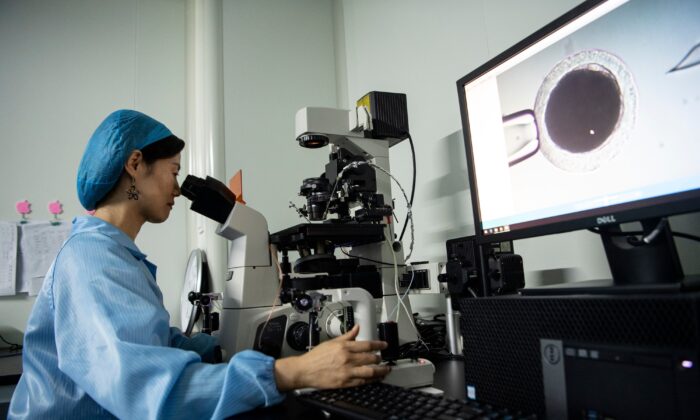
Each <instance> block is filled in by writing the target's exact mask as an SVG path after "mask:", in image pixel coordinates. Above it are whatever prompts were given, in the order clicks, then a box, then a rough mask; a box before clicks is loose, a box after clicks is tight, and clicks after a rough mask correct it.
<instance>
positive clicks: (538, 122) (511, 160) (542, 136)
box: [503, 49, 637, 172]
mask: <svg viewBox="0 0 700 420" xmlns="http://www.w3.org/2000/svg"><path fill="white" fill-rule="evenodd" d="M636 112H637V89H636V85H635V83H634V79H633V77H632V74H631V73H630V72H629V70H628V69H627V67H626V65H625V63H624V62H623V61H622V60H621V59H620V58H619V57H617V56H615V55H614V54H611V53H609V52H607V51H604V50H597V49H590V50H583V51H579V52H577V53H575V54H573V55H570V56H568V57H566V58H565V59H563V60H561V61H560V62H558V63H557V64H556V65H555V66H554V68H552V70H551V71H550V72H549V73H548V74H547V76H546V77H545V78H544V80H543V81H542V84H541V85H540V87H539V89H538V91H537V97H536V99H535V105H534V108H533V109H532V110H523V111H518V112H515V113H513V114H509V115H506V116H504V117H503V127H504V135H505V141H506V147H507V150H508V164H509V166H513V165H516V164H518V163H520V162H523V161H524V160H525V159H527V158H528V157H530V156H532V155H534V154H535V153H536V152H537V151H538V150H539V151H541V152H542V154H544V156H545V157H546V158H547V160H549V161H550V162H551V163H552V164H553V165H555V166H557V167H558V168H560V169H563V170H565V171H571V172H585V171H591V170H594V169H596V168H598V167H599V166H601V165H603V164H605V163H607V162H608V161H610V160H611V159H612V158H613V157H615V155H617V153H618V152H619V151H620V149H621V148H622V146H623V144H624V143H625V141H626V140H627V138H628V137H629V133H630V131H631V130H632V128H633V127H634V121H635V117H636Z"/></svg>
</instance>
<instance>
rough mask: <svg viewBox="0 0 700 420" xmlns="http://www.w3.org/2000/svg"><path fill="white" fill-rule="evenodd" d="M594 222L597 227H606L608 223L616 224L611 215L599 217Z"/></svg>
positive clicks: (613, 216)
mask: <svg viewBox="0 0 700 420" xmlns="http://www.w3.org/2000/svg"><path fill="white" fill-rule="evenodd" d="M596 222H597V223H598V224H599V225H607V224H610V223H617V220H615V215H612V214H611V215H610V216H600V217H599V218H597V219H596Z"/></svg>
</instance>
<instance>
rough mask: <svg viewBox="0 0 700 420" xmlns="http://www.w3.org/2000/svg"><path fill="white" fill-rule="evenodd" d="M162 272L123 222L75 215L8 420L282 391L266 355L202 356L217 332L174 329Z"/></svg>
mask: <svg viewBox="0 0 700 420" xmlns="http://www.w3.org/2000/svg"><path fill="white" fill-rule="evenodd" d="M155 272H156V267H155V266H154V265H153V264H151V263H150V262H149V261H148V260H146V256H145V255H144V254H143V253H141V252H140V251H139V249H138V248H137V247H136V244H134V242H133V241H132V240H131V238H129V237H128V236H127V235H126V234H124V233H123V232H122V231H121V230H119V229H117V228H116V227H115V226H113V225H111V224H109V223H107V222H104V221H102V220H101V219H99V218H96V217H90V216H86V217H80V218H77V219H75V220H74V221H73V229H72V231H71V235H70V236H69V238H68V239H67V240H66V242H65V244H64V245H63V247H62V248H61V250H60V251H59V253H58V256H57V257H56V260H55V261H54V263H53V264H52V266H51V268H50V269H49V272H48V273H47V275H46V278H45V280H44V285H43V287H42V290H41V292H40V293H39V295H38V297H37V299H36V303H35V304H34V308H33V310H32V314H31V316H30V317H29V322H28V325H27V329H26V332H25V339H24V349H23V355H22V357H23V363H24V367H23V374H22V377H21V379H20V381H19V383H18V384H17V387H16V389H15V393H14V395H13V397H12V402H11V404H10V411H9V418H10V419H19V418H101V417H104V418H112V417H114V416H116V417H119V418H124V419H153V418H167V419H175V418H198V419H204V418H223V417H227V416H230V415H233V414H235V413H239V412H242V411H246V410H250V409H252V408H255V407H258V406H262V405H272V404H275V403H278V402H280V401H281V400H282V399H283V396H282V395H281V394H280V393H279V391H278V390H277V387H276V384H275V377H274V360H273V359H272V358H270V357H268V356H266V355H263V354H262V353H258V352H254V351H251V350H246V351H243V352H240V353H238V354H236V355H235V356H234V357H233V358H232V359H231V360H230V362H229V363H220V364H215V365H214V364H207V363H202V359H201V357H200V354H198V352H199V353H204V352H206V351H207V349H211V347H212V344H213V343H212V341H211V340H213V338H210V337H198V338H197V339H189V338H187V337H185V336H183V335H182V334H181V333H180V331H179V330H178V329H177V328H171V327H170V317H169V315H168V312H167V311H166V310H165V307H164V306H163V296H162V294H161V292H160V289H159V288H158V286H157V285H156V281H155ZM183 349H187V350H183ZM190 350H195V351H190Z"/></svg>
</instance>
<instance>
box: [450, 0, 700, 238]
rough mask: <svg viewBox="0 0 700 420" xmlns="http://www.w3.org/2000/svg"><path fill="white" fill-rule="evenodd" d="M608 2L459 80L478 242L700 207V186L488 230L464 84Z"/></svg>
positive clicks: (559, 21)
mask: <svg viewBox="0 0 700 420" xmlns="http://www.w3.org/2000/svg"><path fill="white" fill-rule="evenodd" d="M607 2H608V0H588V1H584V2H583V3H581V4H579V5H577V6H576V7H574V8H572V9H571V10H569V11H568V12H566V13H564V14H563V15H561V16H560V17H558V18H556V19H555V20H553V21H552V22H550V23H548V24H547V25H545V26H543V27H542V28H540V29H538V30H537V31H535V32H534V33H532V34H531V35H529V36H528V37H526V38H524V39H523V40H521V41H520V42H518V43H517V44H515V45H513V46H512V47H510V48H508V49H506V50H505V51H503V52H502V53H500V54H498V55H497V56H496V57H494V58H492V59H491V60H489V61H487V62H486V63H484V64H483V65H481V66H479V67H477V68H476V69H475V70H473V71H471V72H469V73H468V74H467V75H466V76H464V77H462V78H460V79H459V80H457V96H458V98H459V107H460V118H461V119H462V136H463V139H464V147H465V152H466V156H467V164H468V168H467V169H468V171H467V172H468V173H469V184H470V187H469V188H470V193H471V200H472V211H473V216H474V230H475V236H476V240H477V242H478V243H491V242H500V241H508V240H515V239H525V238H532V237H537V236H544V235H550V234H555V233H564V232H570V231H574V230H580V229H587V228H594V227H600V226H605V225H610V224H620V223H628V222H634V221H638V220H643V219H649V218H657V217H665V216H671V215H677V214H682V213H690V212H693V211H699V210H700V188H698V189H695V190H690V191H685V192H681V193H674V194H669V195H665V196H658V197H652V198H647V199H642V200H636V201H630V202H627V203H622V204H617V205H612V206H608V207H599V208H596V209H591V210H586V211H582V212H576V213H569V214H565V215H560V216H555V217H550V218H545V219H537V220H536V221H532V222H525V223H521V224H518V225H520V226H522V225H526V224H530V223H537V225H534V226H526V227H519V228H518V229H517V230H510V231H503V232H496V233H490V234H488V235H485V234H484V229H483V227H482V222H481V215H480V210H479V191H478V185H477V182H476V172H475V169H474V156H473V152H472V147H471V136H470V130H469V117H468V112H467V106H466V95H465V92H464V85H465V84H466V83H468V82H470V81H473V80H476V79H478V78H479V77H481V76H482V75H484V74H486V73H487V72H489V71H490V70H492V69H493V68H495V67H497V66H498V65H500V64H502V63H504V62H506V61H507V60H509V59H511V58H513V57H514V56H516V55H517V54H519V53H521V52H522V51H524V50H525V49H527V48H529V47H531V46H533V45H534V44H536V43H537V42H539V41H540V40H542V39H544V38H545V37H547V36H548V35H550V34H552V33H553V32H555V31H557V30H559V29H561V28H562V27H564V26H566V25H567V24H569V23H571V22H573V21H574V20H576V19H578V18H579V17H581V16H583V15H585V14H587V13H589V12H591V11H593V10H594V9H595V8H597V7H599V6H601V5H603V4H605V3H607ZM542 223H544V224H542Z"/></svg>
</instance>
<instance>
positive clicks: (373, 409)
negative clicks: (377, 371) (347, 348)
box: [297, 382, 537, 420]
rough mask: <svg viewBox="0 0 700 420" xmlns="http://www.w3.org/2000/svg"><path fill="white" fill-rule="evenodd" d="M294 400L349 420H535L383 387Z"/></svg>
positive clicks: (311, 394) (322, 392)
mask: <svg viewBox="0 0 700 420" xmlns="http://www.w3.org/2000/svg"><path fill="white" fill-rule="evenodd" d="M297 400H298V401H299V402H301V403H303V404H307V405H311V406H314V407H316V408H320V409H321V410H323V411H327V412H328V413H330V414H331V415H333V414H335V415H338V416H339V417H344V418H349V419H390V420H394V419H409V420H413V419H433V418H434V419H440V420H448V419H507V420H516V419H528V420H530V419H536V418H537V417H536V416H535V415H529V416H528V415H525V414H523V413H521V412H511V411H510V410H507V409H503V408H500V409H499V408H495V407H492V406H490V405H488V404H482V403H479V402H477V401H474V400H458V399H454V398H444V397H438V396H434V395H430V394H427V393H425V392H421V391H418V390H414V389H406V388H401V387H398V386H395V385H389V384H385V383H381V382H378V383H373V384H368V385H362V386H357V387H352V388H343V389H328V390H319V391H311V392H308V393H302V394H299V395H297Z"/></svg>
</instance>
